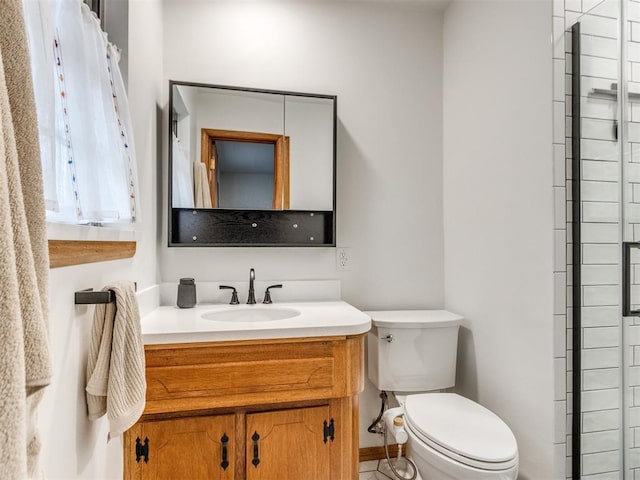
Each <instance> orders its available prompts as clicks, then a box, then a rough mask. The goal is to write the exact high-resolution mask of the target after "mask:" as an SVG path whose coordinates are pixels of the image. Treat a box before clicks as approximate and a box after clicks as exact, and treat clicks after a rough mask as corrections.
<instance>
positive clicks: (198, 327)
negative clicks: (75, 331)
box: [142, 301, 371, 345]
mask: <svg viewBox="0 0 640 480" xmlns="http://www.w3.org/2000/svg"><path fill="white" fill-rule="evenodd" d="M242 309H247V310H249V309H257V310H258V309H260V310H266V309H294V310H298V311H300V315H297V316H295V317H292V318H287V319H283V320H267V321H255V322H247V321H216V320H207V319H204V318H202V315H203V314H207V313H211V312H215V311H230V310H238V311H239V310H242ZM370 328H371V318H370V317H369V315H367V314H365V313H363V312H361V311H360V310H358V309H357V308H355V307H353V306H351V305H349V304H348V303H346V302H343V301H329V302H294V303H282V302H278V303H273V304H271V305H264V304H261V303H258V304H256V305H221V304H216V305H207V304H202V305H197V306H196V307H194V308H184V309H183V308H178V307H175V306H169V307H158V308H157V309H155V310H153V311H152V312H150V313H149V314H147V315H145V316H144V317H142V338H143V341H144V343H145V344H147V345H149V344H162V343H186V342H214V341H231V340H260V339H267V338H300V337H321V336H333V335H358V334H361V333H365V332H368V331H369V329H370Z"/></svg>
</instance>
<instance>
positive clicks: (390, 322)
mask: <svg viewBox="0 0 640 480" xmlns="http://www.w3.org/2000/svg"><path fill="white" fill-rule="evenodd" d="M364 313H366V314H367V315H369V316H370V317H371V323H372V324H373V325H374V326H376V327H395V328H420V327H423V328H424V327H427V328H440V327H455V326H457V325H460V324H461V323H462V320H463V317H461V316H460V315H458V314H455V313H451V312H448V311H446V310H373V311H366V312H364Z"/></svg>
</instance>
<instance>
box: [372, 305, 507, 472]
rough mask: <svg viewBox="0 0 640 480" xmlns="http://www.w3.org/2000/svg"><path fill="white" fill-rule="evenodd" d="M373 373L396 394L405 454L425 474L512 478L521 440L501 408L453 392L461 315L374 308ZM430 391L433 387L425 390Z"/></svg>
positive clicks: (381, 387)
mask: <svg viewBox="0 0 640 480" xmlns="http://www.w3.org/2000/svg"><path fill="white" fill-rule="evenodd" d="M367 313H368V314H369V315H370V316H371V320H372V325H373V327H372V330H371V332H370V333H369V335H368V338H367V349H368V368H367V372H368V376H369V379H370V380H371V381H372V382H373V384H374V385H376V387H377V388H378V389H379V390H384V391H390V392H394V391H395V392H397V391H402V392H404V393H407V395H406V396H404V395H402V396H398V397H397V400H398V403H399V404H400V405H401V406H402V407H403V412H404V420H405V422H404V423H405V426H406V432H407V434H408V441H407V446H406V451H407V458H409V459H410V460H412V461H413V462H414V463H415V465H416V467H417V469H418V472H419V474H420V475H421V477H422V478H424V479H428V480H515V479H516V478H517V476H518V446H517V442H516V439H515V436H514V435H513V433H512V432H511V430H510V429H509V427H508V426H507V425H506V423H504V422H503V421H502V420H501V419H500V418H499V417H498V416H497V415H496V414H494V413H493V412H491V411H490V410H488V409H487V408H485V407H483V406H481V405H479V404H477V403H475V402H473V401H472V400H469V399H467V398H465V397H462V396H460V395H457V394H455V393H442V392H440V390H443V389H446V388H450V387H452V386H454V384H455V371H456V358H457V355H456V353H457V347H458V329H459V326H460V323H461V321H462V317H460V316H459V315H455V314H452V313H450V312H446V311H444V310H410V311H403V310H400V311H375V312H367ZM424 392H429V393H424Z"/></svg>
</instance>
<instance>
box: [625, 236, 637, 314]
mask: <svg viewBox="0 0 640 480" xmlns="http://www.w3.org/2000/svg"><path fill="white" fill-rule="evenodd" d="M632 248H640V242H622V316H624V317H630V316H640V310H631V249H632Z"/></svg>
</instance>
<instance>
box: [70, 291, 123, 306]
mask: <svg viewBox="0 0 640 480" xmlns="http://www.w3.org/2000/svg"><path fill="white" fill-rule="evenodd" d="M75 297H76V298H75V304H76V305H90V304H94V303H112V302H115V301H116V295H115V293H113V290H107V291H106V292H103V291H99V292H94V291H93V288H87V289H86V290H80V291H79V292H76V293H75Z"/></svg>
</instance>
